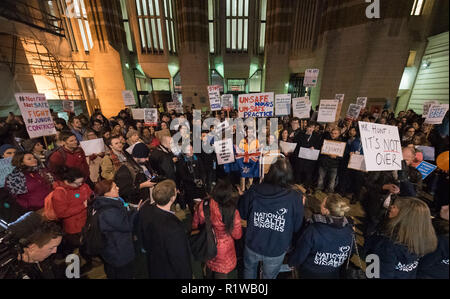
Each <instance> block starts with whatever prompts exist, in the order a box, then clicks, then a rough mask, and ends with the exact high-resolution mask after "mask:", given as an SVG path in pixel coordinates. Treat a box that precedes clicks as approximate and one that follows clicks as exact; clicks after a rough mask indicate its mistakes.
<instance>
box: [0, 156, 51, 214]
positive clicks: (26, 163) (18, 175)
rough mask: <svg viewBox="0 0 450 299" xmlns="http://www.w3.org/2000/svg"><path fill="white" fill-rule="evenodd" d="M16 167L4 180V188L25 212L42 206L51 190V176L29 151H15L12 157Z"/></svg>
mask: <svg viewBox="0 0 450 299" xmlns="http://www.w3.org/2000/svg"><path fill="white" fill-rule="evenodd" d="M11 163H12V165H13V166H15V167H16V168H15V169H14V170H13V172H12V173H11V174H9V175H8V177H7V178H6V181H5V186H6V189H7V190H8V191H9V193H10V194H11V195H12V196H13V197H14V198H15V199H16V202H17V203H18V204H19V206H20V207H22V208H23V209H24V210H25V211H26V212H28V211H37V210H40V209H42V208H43V207H44V201H45V197H46V196H47V195H48V194H49V193H50V192H51V191H52V188H51V184H52V183H53V177H52V175H51V174H50V172H48V171H47V170H46V169H44V168H41V167H39V162H38V160H37V159H36V158H35V156H34V155H33V154H32V153H30V152H21V153H17V154H16V155H15V156H14V157H13V159H12V162H11Z"/></svg>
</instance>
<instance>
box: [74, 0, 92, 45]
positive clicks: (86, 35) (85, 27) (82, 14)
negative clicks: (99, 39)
mask: <svg viewBox="0 0 450 299" xmlns="http://www.w3.org/2000/svg"><path fill="white" fill-rule="evenodd" d="M73 4H74V10H75V18H76V19H77V21H78V27H79V29H80V33H81V40H82V41H83V47H84V51H85V52H86V53H89V50H90V49H92V48H93V47H94V42H93V41H92V35H91V29H90V28H89V21H88V18H87V12H86V7H85V6H84V0H74V2H73Z"/></svg>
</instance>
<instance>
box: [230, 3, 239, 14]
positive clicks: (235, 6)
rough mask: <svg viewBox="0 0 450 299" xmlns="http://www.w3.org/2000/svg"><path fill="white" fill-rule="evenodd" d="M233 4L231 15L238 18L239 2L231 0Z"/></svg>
mask: <svg viewBox="0 0 450 299" xmlns="http://www.w3.org/2000/svg"><path fill="white" fill-rule="evenodd" d="M231 2H232V7H231V14H232V16H233V17H236V16H237V4H238V2H237V0H231Z"/></svg>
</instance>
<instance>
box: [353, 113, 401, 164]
mask: <svg viewBox="0 0 450 299" xmlns="http://www.w3.org/2000/svg"><path fill="white" fill-rule="evenodd" d="M358 124H359V132H360V134H361V142H362V146H363V150H364V160H365V162H366V169H367V171H385V170H400V169H402V160H403V155H402V146H401V142H400V137H399V134H398V128H397V127H395V126H388V125H381V124H376V123H369V122H362V121H360V122H358Z"/></svg>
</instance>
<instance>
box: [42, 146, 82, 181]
mask: <svg viewBox="0 0 450 299" xmlns="http://www.w3.org/2000/svg"><path fill="white" fill-rule="evenodd" d="M62 151H64V154H63V153H62ZM62 166H66V167H70V168H78V169H79V170H81V172H82V173H83V174H84V178H85V179H88V178H89V165H88V163H87V161H86V155H85V154H84V151H83V149H82V148H81V147H78V148H77V149H76V150H75V151H73V152H71V151H69V150H68V149H66V148H65V147H64V146H63V147H62V148H61V149H59V150H56V151H55V152H54V153H53V154H52V155H51V156H50V159H49V163H48V168H49V169H50V171H51V172H52V173H53V174H57V173H58V168H60V167H62Z"/></svg>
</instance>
